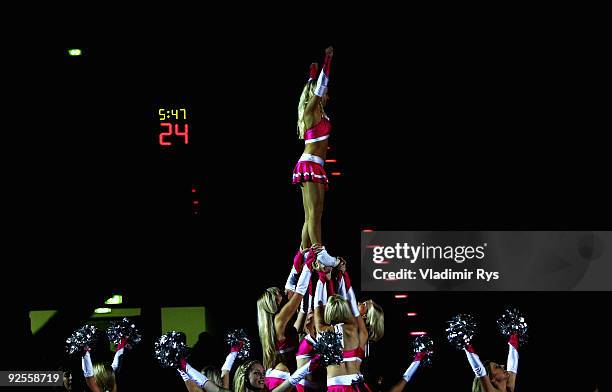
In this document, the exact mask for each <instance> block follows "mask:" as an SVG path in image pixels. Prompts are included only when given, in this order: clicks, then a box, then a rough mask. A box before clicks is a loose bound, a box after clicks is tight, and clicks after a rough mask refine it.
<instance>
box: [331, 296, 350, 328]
mask: <svg viewBox="0 0 612 392" xmlns="http://www.w3.org/2000/svg"><path fill="white" fill-rule="evenodd" d="M352 318H353V314H352V313H351V308H349V305H348V302H346V300H345V299H344V298H342V297H341V296H339V295H338V294H335V295H332V296H331V297H329V298H328V299H327V305H325V316H324V320H325V323H326V324H329V325H334V324H339V323H348V322H350V321H351V319H352Z"/></svg>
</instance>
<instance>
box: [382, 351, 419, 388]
mask: <svg viewBox="0 0 612 392" xmlns="http://www.w3.org/2000/svg"><path fill="white" fill-rule="evenodd" d="M425 355H426V354H425V353H424V352H419V353H417V354H416V355H415V356H414V359H413V360H412V363H411V364H410V366H408V369H406V371H405V372H404V375H403V376H402V378H401V380H399V381H398V383H397V384H395V385H394V386H393V387H391V389H390V390H389V392H401V391H402V390H403V389H404V387H406V384H408V383H409V382H410V380H411V379H412V376H414V373H416V371H417V369H418V368H419V365H420V364H421V361H422V360H423V358H424V357H425Z"/></svg>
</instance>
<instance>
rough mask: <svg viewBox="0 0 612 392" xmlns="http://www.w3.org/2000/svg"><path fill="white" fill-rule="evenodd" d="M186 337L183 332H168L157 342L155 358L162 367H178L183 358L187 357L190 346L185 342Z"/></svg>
mask: <svg viewBox="0 0 612 392" xmlns="http://www.w3.org/2000/svg"><path fill="white" fill-rule="evenodd" d="M185 341H186V337H185V334H184V333H183V332H176V331H172V332H168V333H167V334H165V335H162V336H160V337H159V339H157V341H156V342H155V359H157V361H158V362H159V364H160V365H161V366H162V367H165V368H178V367H179V366H180V364H181V359H185V358H186V357H187V353H188V348H187V345H186V344H185Z"/></svg>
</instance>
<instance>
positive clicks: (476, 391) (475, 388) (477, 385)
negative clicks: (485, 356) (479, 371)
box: [472, 360, 491, 392]
mask: <svg viewBox="0 0 612 392" xmlns="http://www.w3.org/2000/svg"><path fill="white" fill-rule="evenodd" d="M483 365H484V368H485V370H486V371H487V376H489V378H490V377H491V361H490V360H486V361H484V363H483ZM472 392H485V390H484V388H483V387H482V382H480V377H478V376H475V377H474V381H472Z"/></svg>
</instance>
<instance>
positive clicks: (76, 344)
mask: <svg viewBox="0 0 612 392" xmlns="http://www.w3.org/2000/svg"><path fill="white" fill-rule="evenodd" d="M97 337H98V329H97V328H96V326H95V325H88V324H85V325H83V326H82V327H80V328H79V329H77V330H76V331H74V332H73V333H72V335H70V337H68V338H67V339H66V352H67V353H68V354H69V355H72V354H75V353H79V354H84V353H85V350H86V349H87V348H88V347H91V346H92V345H93V344H94V342H95V341H96V339H97Z"/></svg>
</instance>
